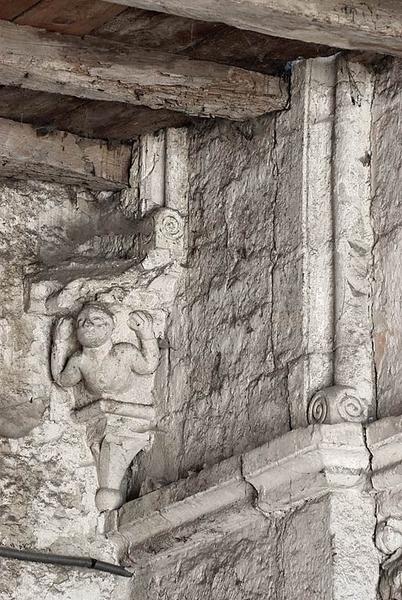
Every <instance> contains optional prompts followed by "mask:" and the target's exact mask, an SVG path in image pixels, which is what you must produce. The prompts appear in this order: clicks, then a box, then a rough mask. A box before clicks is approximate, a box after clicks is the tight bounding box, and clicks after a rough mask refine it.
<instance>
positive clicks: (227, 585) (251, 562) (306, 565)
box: [131, 498, 333, 600]
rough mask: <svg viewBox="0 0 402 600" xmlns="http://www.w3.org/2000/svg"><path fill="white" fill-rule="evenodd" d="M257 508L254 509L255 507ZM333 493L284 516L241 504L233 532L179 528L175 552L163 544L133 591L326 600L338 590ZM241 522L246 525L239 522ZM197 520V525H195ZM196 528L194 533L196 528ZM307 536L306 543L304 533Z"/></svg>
mask: <svg viewBox="0 0 402 600" xmlns="http://www.w3.org/2000/svg"><path fill="white" fill-rule="evenodd" d="M255 510H256V509H255ZM329 518H330V517H329V500H328V498H323V499H321V500H319V501H317V502H314V503H311V504H310V505H307V506H302V507H300V508H298V509H296V510H293V511H291V512H288V513H287V514H284V515H282V516H280V515H277V516H273V515H272V516H265V515H263V514H262V512H260V513H259V516H258V515H255V516H253V517H252V516H251V515H250V514H249V513H248V512H247V511H246V512H245V513H244V514H242V512H241V511H239V513H238V514H237V515H236V517H235V518H233V523H232V526H233V531H232V532H230V531H229V532H228V531H225V533H224V534H222V533H220V522H219V519H217V523H216V524H214V523H212V524H211V528H210V534H209V536H207V535H205V533H204V535H198V536H197V533H196V534H195V539H192V540H191V541H188V540H187V535H189V534H190V533H191V532H186V531H184V532H178V533H177V536H178V537H180V538H181V539H182V540H183V542H182V543H181V544H180V545H179V547H177V546H176V548H175V550H174V552H168V551H163V549H162V550H160V552H159V554H158V555H157V556H156V557H155V559H152V560H151V561H150V564H149V566H148V567H144V568H143V570H142V571H138V573H137V578H136V580H135V581H134V584H133V588H132V590H131V598H132V599H133V600H134V599H135V598H141V600H150V599H151V598H152V599H153V600H167V599H169V600H210V599H211V598H216V599H222V600H223V599H224V600H250V599H251V598H252V599H253V600H260V599H261V600H263V599H264V600H265V599H269V600H300V598H303V600H304V599H305V598H306V599H307V598H308V599H309V600H322V599H323V598H330V597H332V593H331V587H332V569H333V567H332V545H331V544H332V542H331V533H330V531H329ZM240 523H242V525H243V526H240ZM196 527H197V524H195V525H194V526H193V529H194V530H195V528H196ZM193 533H194V532H193ZM307 537H308V544H306V538H307Z"/></svg>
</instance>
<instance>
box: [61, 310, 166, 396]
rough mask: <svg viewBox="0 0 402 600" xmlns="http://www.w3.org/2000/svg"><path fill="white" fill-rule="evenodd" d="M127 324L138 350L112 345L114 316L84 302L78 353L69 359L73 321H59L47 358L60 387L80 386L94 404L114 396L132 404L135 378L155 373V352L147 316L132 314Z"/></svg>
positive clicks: (79, 329) (157, 350)
mask: <svg viewBox="0 0 402 600" xmlns="http://www.w3.org/2000/svg"><path fill="white" fill-rule="evenodd" d="M128 326H129V327H130V328H131V329H133V330H134V331H135V332H136V334H137V336H138V338H139V341H140V344H141V347H140V348H137V347H136V346H135V345H134V344H130V343H125V342H121V343H115V344H114V343H113V342H112V333H113V330H114V327H115V322H114V318H113V315H112V313H110V312H109V311H108V310H107V309H106V308H104V307H103V306H100V305H97V304H88V305H87V306H85V307H84V308H83V309H82V310H81V312H80V313H79V315H78V317H77V320H76V333H77V339H78V342H79V343H80V344H81V349H80V350H79V351H78V352H74V353H73V354H72V355H71V356H68V353H69V346H70V344H69V340H71V338H72V335H73V323H72V321H71V319H67V318H64V319H61V320H60V321H59V323H58V324H57V327H56V331H55V336H54V342H53V351H52V357H51V370H52V375H53V378H54V380H55V381H56V383H58V384H59V385H60V386H62V387H72V386H75V385H77V384H78V383H80V382H82V383H83V384H84V386H85V389H86V390H87V392H88V393H89V394H90V395H91V396H92V397H93V398H94V399H96V400H99V399H103V398H105V399H106V398H112V399H113V400H116V401H122V402H135V398H133V397H132V390H133V387H135V377H136V375H147V374H151V373H153V372H154V371H155V370H156V368H157V366H158V361H159V348H158V343H157V341H156V338H155V335H154V333H153V329H152V318H151V316H150V315H149V314H148V313H146V312H143V311H137V312H133V313H131V315H130V317H129V320H128Z"/></svg>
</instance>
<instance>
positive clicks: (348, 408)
mask: <svg viewBox="0 0 402 600" xmlns="http://www.w3.org/2000/svg"><path fill="white" fill-rule="evenodd" d="M367 419H368V402H367V401H365V400H362V399H360V398H359V397H358V394H357V392H356V390H355V389H354V388H351V387H347V386H341V385H335V386H333V387H328V388H325V389H323V390H320V391H319V392H317V393H316V394H315V395H314V396H313V397H312V399H311V400H310V402H309V405H308V409H307V421H308V423H309V424H311V425H312V424H314V423H316V424H323V423H326V424H328V425H334V424H336V423H344V422H346V423H365V422H366V421H367Z"/></svg>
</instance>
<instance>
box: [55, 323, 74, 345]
mask: <svg viewBox="0 0 402 600" xmlns="http://www.w3.org/2000/svg"><path fill="white" fill-rule="evenodd" d="M73 333H74V326H73V320H72V319H71V318H69V317H62V318H61V319H60V320H59V321H58V323H57V325H56V328H55V331H54V339H55V341H67V340H70V339H71V338H72V336H73Z"/></svg>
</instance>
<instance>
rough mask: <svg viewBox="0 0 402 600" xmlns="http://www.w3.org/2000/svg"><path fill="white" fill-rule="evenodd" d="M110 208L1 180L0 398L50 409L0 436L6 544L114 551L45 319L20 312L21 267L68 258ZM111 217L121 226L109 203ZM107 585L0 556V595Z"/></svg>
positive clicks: (101, 590)
mask: <svg viewBox="0 0 402 600" xmlns="http://www.w3.org/2000/svg"><path fill="white" fill-rule="evenodd" d="M109 210H111V207H110V205H109V208H107V206H104V207H102V206H99V204H98V203H97V202H96V200H95V198H93V197H91V196H88V195H83V194H80V195H78V196H77V195H76V194H75V193H74V190H72V189H68V188H66V187H62V186H55V185H47V184H39V183H33V182H30V183H5V182H2V183H1V189H0V238H1V249H0V263H1V278H0V281H1V283H0V305H1V320H0V325H1V344H0V388H1V393H0V397H1V400H2V402H4V403H5V404H7V405H10V404H11V403H18V402H20V401H21V399H25V398H27V399H28V400H29V397H34V398H36V397H38V396H43V397H44V398H45V399H46V404H47V406H48V408H47V410H46V412H45V415H44V417H43V420H42V422H41V424H40V425H39V427H37V428H35V429H34V430H33V431H32V432H31V433H30V434H29V435H28V436H27V437H25V438H23V439H19V440H10V441H9V442H8V441H6V440H2V441H1V451H0V474H1V475H0V489H1V492H0V498H1V499H0V507H1V508H0V531H1V543H3V544H6V545H7V544H9V545H14V546H16V547H22V548H23V547H26V548H30V547H32V548H39V549H48V550H50V551H53V552H55V553H65V554H75V555H77V554H78V555H89V554H92V555H95V556H97V557H104V558H106V559H107V557H109V558H110V559H111V560H113V556H112V554H113V550H112V547H111V546H110V545H109V544H108V543H107V542H106V540H105V539H104V538H103V536H102V535H99V536H98V535H97V527H98V524H97V518H98V515H97V511H96V509H95V505H94V494H95V492H96V486H97V483H96V473H95V469H94V468H93V464H92V463H93V461H92V457H91V455H90V452H89V449H88V447H87V445H86V441H85V430H84V427H82V426H79V425H76V424H74V423H73V421H72V419H71V415H70V409H71V407H72V398H71V397H70V396H69V394H68V392H64V391H62V390H61V389H58V388H56V386H54V385H52V383H51V378H50V373H49V341H50V326H51V319H50V318H46V317H42V316H39V315H28V314H26V313H25V312H24V307H23V271H24V268H28V267H29V265H31V264H32V263H34V262H36V261H38V260H42V261H44V262H45V263H53V262H55V261H56V260H61V259H63V258H67V256H68V255H69V254H70V253H71V249H72V247H73V245H74V244H76V243H84V242H86V239H87V238H90V237H92V236H93V235H95V234H96V233H103V232H104V227H105V226H104V224H103V220H104V219H105V213H106V214H107V213H108V211H109ZM119 219H120V221H119ZM111 223H113V225H112V227H114V225H116V227H117V228H118V227H120V231H122V230H123V231H128V224H127V223H128V221H127V219H126V218H125V217H124V215H123V214H122V213H121V212H119V211H116V209H115V207H114V210H113V211H112V216H111ZM119 585H120V584H119ZM115 586H116V581H115V580H114V578H111V577H108V576H102V575H101V576H99V575H96V576H94V575H89V574H88V573H82V572H77V571H68V572H67V571H66V570H65V569H59V568H56V567H55V568H52V567H44V566H39V565H30V564H29V563H19V562H15V561H4V562H3V560H2V575H1V578H0V598H1V599H2V600H16V599H17V598H21V597H23V598H24V599H25V600H33V599H34V598H38V597H41V598H44V599H45V600H56V598H63V600H84V599H88V598H93V599H94V600H96V599H99V600H100V599H101V598H105V597H112V593H113V590H114V588H115Z"/></svg>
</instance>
